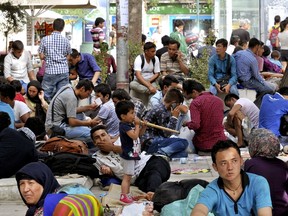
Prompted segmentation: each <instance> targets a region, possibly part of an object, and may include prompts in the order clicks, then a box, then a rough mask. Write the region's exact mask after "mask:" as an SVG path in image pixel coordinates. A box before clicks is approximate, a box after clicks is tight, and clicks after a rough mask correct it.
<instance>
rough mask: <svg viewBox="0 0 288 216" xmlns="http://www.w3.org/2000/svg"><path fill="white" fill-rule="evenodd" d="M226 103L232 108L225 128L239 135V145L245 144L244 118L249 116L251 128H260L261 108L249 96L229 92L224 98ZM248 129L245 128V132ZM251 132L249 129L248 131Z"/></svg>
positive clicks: (232, 133) (234, 134)
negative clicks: (243, 96)
mask: <svg viewBox="0 0 288 216" xmlns="http://www.w3.org/2000/svg"><path fill="white" fill-rule="evenodd" d="M224 102H225V105H226V106H227V107H229V108H230V111H229V113H228V116H227V122H225V124H224V126H225V130H226V131H228V132H229V133H230V134H231V135H233V136H237V138H238V142H237V145H238V146H239V147H242V146H244V143H243V141H244V138H247V137H245V136H244V135H246V136H247V135H249V134H243V126H242V122H243V119H244V118H246V119H247V118H248V119H247V120H248V121H249V124H250V122H251V126H250V127H249V128H250V129H252V128H258V126H259V108H258V107H257V106H256V105H255V104H254V103H253V102H252V101H250V100H249V99H247V98H239V96H238V95H235V94H228V95H226V97H225V98H224ZM245 131H246V130H244V132H245ZM248 132H249V131H248Z"/></svg>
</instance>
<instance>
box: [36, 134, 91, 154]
mask: <svg viewBox="0 0 288 216" xmlns="http://www.w3.org/2000/svg"><path fill="white" fill-rule="evenodd" d="M40 151H42V152H53V153H56V152H72V153H79V154H88V147H87V144H86V143H84V142H83V141H80V140H68V139H66V138H65V137H63V136H56V137H52V138H50V139H48V140H47V141H46V143H45V144H44V145H43V146H42V147H41V148H40Z"/></svg>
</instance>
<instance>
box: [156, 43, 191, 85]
mask: <svg viewBox="0 0 288 216" xmlns="http://www.w3.org/2000/svg"><path fill="white" fill-rule="evenodd" d="M179 49H180V43H179V42H178V41H176V40H174V39H170V40H169V44H168V52H166V53H164V54H163V55H162V56H161V61H160V70H161V74H162V75H163V76H166V75H168V74H169V75H173V76H175V77H176V78H177V80H178V81H179V82H182V81H183V80H184V77H185V76H187V75H188V73H189V68H188V65H187V58H186V56H185V55H184V54H183V53H182V52H181V51H180V50H179Z"/></svg>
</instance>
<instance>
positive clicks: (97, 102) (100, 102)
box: [94, 98, 102, 106]
mask: <svg viewBox="0 0 288 216" xmlns="http://www.w3.org/2000/svg"><path fill="white" fill-rule="evenodd" d="M94 102H95V103H96V104H97V105H98V106H100V105H101V104H102V101H101V99H100V98H96V100H95V101H94Z"/></svg>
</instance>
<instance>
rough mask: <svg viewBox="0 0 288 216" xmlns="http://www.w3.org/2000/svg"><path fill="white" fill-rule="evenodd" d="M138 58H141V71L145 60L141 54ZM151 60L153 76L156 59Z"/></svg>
mask: <svg viewBox="0 0 288 216" xmlns="http://www.w3.org/2000/svg"><path fill="white" fill-rule="evenodd" d="M140 57H141V70H142V69H143V67H144V64H145V59H144V55H143V54H141V55H140ZM151 60H152V64H153V74H155V72H154V68H155V62H156V59H155V57H154V58H152V59H151Z"/></svg>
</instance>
